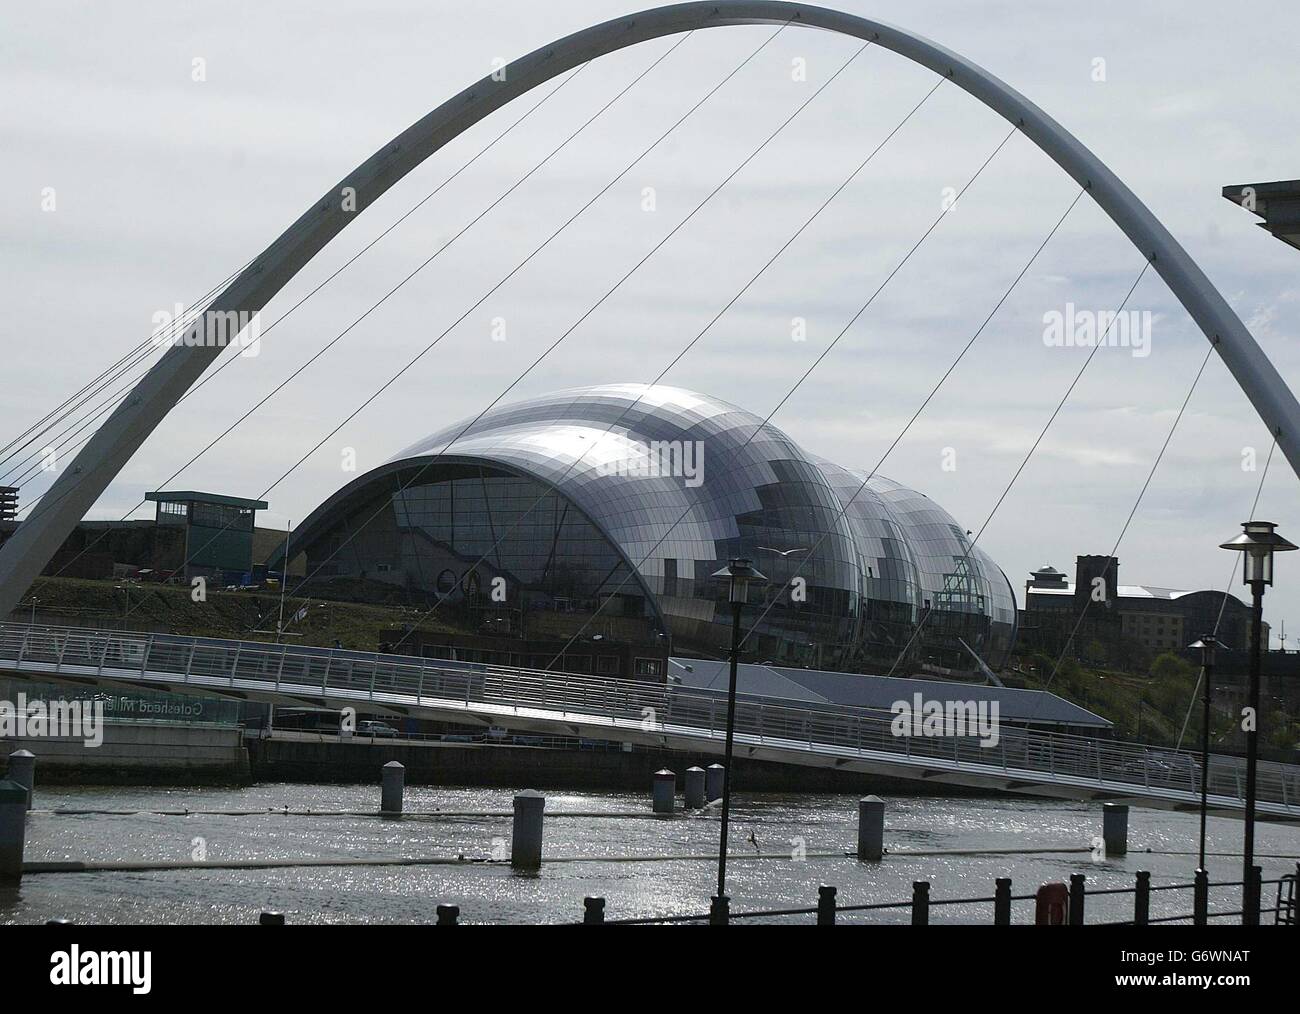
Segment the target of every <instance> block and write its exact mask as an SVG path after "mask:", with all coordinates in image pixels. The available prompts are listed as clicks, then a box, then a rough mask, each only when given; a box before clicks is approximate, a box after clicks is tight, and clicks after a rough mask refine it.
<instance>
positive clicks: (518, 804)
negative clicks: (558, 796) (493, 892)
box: [510, 789, 546, 870]
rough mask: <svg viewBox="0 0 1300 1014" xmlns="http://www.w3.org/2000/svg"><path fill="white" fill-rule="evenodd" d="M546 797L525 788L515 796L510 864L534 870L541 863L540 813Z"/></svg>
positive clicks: (543, 808)
mask: <svg viewBox="0 0 1300 1014" xmlns="http://www.w3.org/2000/svg"><path fill="white" fill-rule="evenodd" d="M545 809H546V797H545V796H543V795H542V794H541V793H540V792H535V791H534V790H532V789H526V790H525V791H523V792H521V793H519V795H517V796H515V820H514V826H513V829H512V831H511V836H510V865H511V866H514V867H516V868H518V869H522V870H535V869H538V868H539V867H540V866H541V865H542V813H543V811H544V810H545Z"/></svg>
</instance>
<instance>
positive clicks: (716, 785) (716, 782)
mask: <svg viewBox="0 0 1300 1014" xmlns="http://www.w3.org/2000/svg"><path fill="white" fill-rule="evenodd" d="M726 773H727V769H726V768H724V767H723V766H722V765H721V764H710V765H709V768H708V770H707V771H705V772H704V795H705V796H706V797H707V798H708V801H709V802H710V803H713V802H717V801H718V800H719V799H721V798H722V782H723V775H725V774H726Z"/></svg>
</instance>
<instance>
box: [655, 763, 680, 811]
mask: <svg viewBox="0 0 1300 1014" xmlns="http://www.w3.org/2000/svg"><path fill="white" fill-rule="evenodd" d="M676 795H677V775H675V774H674V773H673V772H671V771H669V770H668V769H667V768H661V769H660V770H658V771H656V772H655V780H654V788H653V789H652V790H651V800H650V805H651V808H652V809H653V810H654V812H655V813H672V812H673V802H674V797H675V796H676Z"/></svg>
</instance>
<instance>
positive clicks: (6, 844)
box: [0, 779, 27, 884]
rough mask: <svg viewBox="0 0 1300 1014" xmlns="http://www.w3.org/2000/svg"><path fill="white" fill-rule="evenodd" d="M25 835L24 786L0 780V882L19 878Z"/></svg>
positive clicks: (21, 877) (25, 790)
mask: <svg viewBox="0 0 1300 1014" xmlns="http://www.w3.org/2000/svg"><path fill="white" fill-rule="evenodd" d="M26 839H27V786H25V785H20V784H19V783H18V782H15V781H12V780H9V779H6V780H5V781H3V782H0V883H3V884H17V883H19V882H20V881H21V880H22V879H23V847H24V845H25V844H26Z"/></svg>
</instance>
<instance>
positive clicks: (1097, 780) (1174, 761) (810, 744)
mask: <svg viewBox="0 0 1300 1014" xmlns="http://www.w3.org/2000/svg"><path fill="white" fill-rule="evenodd" d="M0 660H12V663H13V665H14V666H15V667H16V668H17V669H18V670H20V671H30V672H36V673H53V674H58V675H66V674H68V673H70V672H79V671H84V670H92V671H94V672H95V673H96V674H98V675H100V676H101V677H102V676H103V675H104V674H105V673H106V672H108V673H111V672H113V671H123V672H129V673H130V674H131V675H132V677H133V678H135V679H139V678H141V677H143V676H147V675H149V674H152V675H154V676H155V677H159V676H162V677H171V678H174V679H175V680H176V681H177V682H181V683H184V684H186V685H187V686H188V687H189V688H190V689H191V690H192V691H200V690H201V689H202V688H203V687H204V686H212V687H220V688H222V689H231V688H234V687H236V686H237V685H238V686H242V687H245V688H247V687H256V686H258V685H259V684H260V685H261V686H262V688H263V689H265V690H268V691H274V692H283V693H292V694H294V695H295V696H306V695H310V696H313V697H319V698H320V699H322V700H336V701H355V700H363V701H368V702H373V703H376V704H384V703H391V704H400V703H416V704H417V705H419V706H432V705H430V704H429V703H428V702H433V705H437V706H442V707H454V708H456V709H458V710H465V711H469V710H471V709H473V708H475V707H477V708H479V709H480V710H482V709H487V710H489V711H493V710H494V709H497V708H500V709H509V711H510V713H511V714H513V715H516V716H517V715H519V714H520V713H521V710H522V711H523V712H528V711H530V710H532V711H536V712H542V713H543V714H539V715H531V716H529V717H533V718H545V717H546V715H545V714H544V713H545V712H551V713H557V714H559V715H563V716H564V717H565V718H566V719H567V720H569V721H572V719H573V718H574V717H578V718H589V719H596V720H599V721H600V723H601V724H607V725H609V726H610V727H613V728H618V727H620V726H623V727H626V726H627V725H628V724H630V723H635V724H636V725H637V726H638V727H640V728H641V729H642V730H643V731H647V732H654V733H656V734H668V733H677V734H685V735H700V736H706V737H709V738H717V737H718V736H720V735H721V734H722V732H723V730H722V729H721V728H720V727H719V725H718V723H719V722H720V721H721V718H720V716H719V709H718V708H717V707H716V706H715V705H716V701H717V694H716V692H714V691H707V690H700V689H696V688H689V687H680V686H672V685H667V684H663V683H659V682H650V681H638V680H628V679H617V678H609V677H601V676H589V675H584V674H577V673H557V672H548V671H543V670H533V669H513V668H510V667H508V666H500V665H482V666H480V665H470V664H452V665H449V664H445V663H444V662H442V661H441V660H429V659H423V658H417V657H413V656H401V655H380V654H378V653H375V652H349V651H346V650H338V649H324V648H315V647H312V646H308V645H290V644H274V643H267V642H258V641H222V640H216V639H211V638H200V637H190V636H183V635H173V634H158V633H153V634H151V633H147V632H141V633H134V632H123V631H105V630H98V629H92V628H77V627H63V626H49V625H33V624H16V623H4V624H0ZM643 716H644V717H643ZM886 716H887V717H886ZM503 717H505V716H504V715H503ZM736 735H737V738H738V739H740V740H741V741H744V742H750V743H757V744H762V745H767V746H771V747H775V748H778V749H790V750H799V751H804V752H810V753H821V754H831V755H836V756H839V755H850V756H854V757H859V756H862V755H863V754H864V753H870V754H872V755H881V754H884V755H898V756H900V757H905V758H907V759H908V761H909V762H910V763H924V764H932V765H934V766H935V767H940V768H948V769H954V770H969V771H978V772H987V773H990V774H993V773H996V774H997V775H999V776H1005V775H1007V774H1010V773H1011V772H1026V773H1032V774H1033V775H1034V776H1035V777H1036V778H1037V779H1038V780H1039V781H1044V782H1051V781H1056V782H1060V783H1062V784H1065V785H1071V786H1079V785H1085V786H1086V785H1123V786H1131V787H1132V788H1133V789H1134V790H1135V792H1136V793H1137V794H1139V795H1144V796H1149V797H1160V796H1163V797H1165V798H1183V795H1182V794H1184V793H1185V794H1188V795H1199V792H1200V782H1201V778H1202V775H1203V772H1202V771H1201V769H1200V761H1199V755H1198V754H1196V753H1194V752H1192V751H1188V750H1178V749H1174V748H1169V749H1159V750H1155V749H1152V748H1150V747H1148V746H1146V745H1144V744H1140V743H1126V742H1121V741H1113V740H1098V739H1090V738H1088V737H1086V736H1076V735H1071V734H1066V733H1060V732H1054V731H1039V730H1034V729H1027V728H1023V727H1011V728H1007V727H1004V728H1001V729H1000V730H999V744H1000V750H996V751H995V750H989V749H985V748H984V746H983V744H982V743H981V741H980V740H979V739H978V738H976V737H974V736H969V735H968V736H955V735H953V736H942V737H912V736H902V737H899V736H896V735H895V734H894V732H893V728H892V716H888V713H882V712H880V711H871V710H868V709H862V708H847V707H846V708H844V709H827V708H825V707H815V706H807V705H802V704H799V703H797V702H791V703H779V702H775V701H771V700H761V701H760V700H755V699H753V698H743V699H740V700H738V701H737V707H736ZM1239 767H1240V764H1239V762H1237V760H1236V759H1235V758H1228V757H1223V756H1216V757H1213V758H1211V765H1210V770H1209V772H1208V778H1209V782H1210V785H1209V789H1210V793H1211V794H1212V795H1213V796H1215V797H1217V798H1218V799H1220V800H1222V799H1229V800H1240V799H1241V798H1242V793H1241V791H1240V777H1239V771H1238V768H1239ZM1175 793H1176V794H1178V795H1177V796H1173V795H1171V794H1175ZM1257 797H1258V799H1259V800H1260V801H1261V802H1264V803H1267V804H1270V805H1276V806H1280V807H1282V808H1283V810H1284V811H1286V812H1290V811H1291V810H1293V809H1294V808H1295V807H1296V805H1297V804H1296V801H1300V766H1297V765H1290V764H1281V763H1277V762H1262V763H1261V764H1260V767H1259V779H1258V791H1257Z"/></svg>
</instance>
